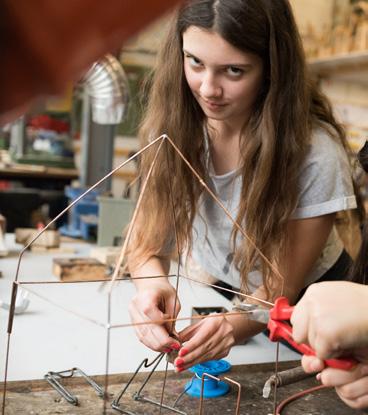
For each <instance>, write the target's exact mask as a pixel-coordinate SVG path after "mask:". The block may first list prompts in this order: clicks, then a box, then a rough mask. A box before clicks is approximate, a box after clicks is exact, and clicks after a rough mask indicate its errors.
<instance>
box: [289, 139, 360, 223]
mask: <svg viewBox="0 0 368 415" xmlns="http://www.w3.org/2000/svg"><path fill="white" fill-rule="evenodd" d="M356 206H357V203H356V198H355V194H354V189H353V182H352V174H351V167H350V164H349V160H348V156H347V154H346V151H345V150H344V148H343V147H342V145H341V144H339V143H338V142H336V141H335V140H334V139H333V138H331V137H330V136H329V135H328V134H327V133H324V132H318V133H316V134H314V136H313V139H312V142H311V145H310V148H309V150H308V155H307V157H306V159H305V161H304V163H303V166H302V169H301V172H300V176H299V200H298V205H297V208H296V210H295V212H294V214H293V218H294V219H302V218H312V217H316V216H321V215H326V214H329V213H334V212H338V211H341V210H349V209H354V208H356Z"/></svg>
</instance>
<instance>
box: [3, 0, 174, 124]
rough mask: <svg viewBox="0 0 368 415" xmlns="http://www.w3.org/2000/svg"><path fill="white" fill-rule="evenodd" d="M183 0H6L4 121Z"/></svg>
mask: <svg viewBox="0 0 368 415" xmlns="http://www.w3.org/2000/svg"><path fill="white" fill-rule="evenodd" d="M176 3H178V0H105V1H100V0H72V1H60V0H32V1H29V0H16V1H14V0H3V1H2V2H1V5H0V16H1V17H0V19H1V22H0V33H1V36H0V37H1V39H0V42H1V44H0V47H1V64H0V91H1V94H0V124H2V123H4V122H6V121H7V120H10V119H11V118H14V116H15V115H17V114H20V113H21V112H22V110H24V109H25V107H26V106H27V103H29V102H30V101H31V100H32V99H33V98H35V97H39V96H42V95H50V94H51V95H56V94H58V93H60V92H62V91H63V89H64V88H65V85H66V83H67V82H68V81H74V80H77V79H78V78H79V76H80V75H81V73H82V72H83V71H84V70H85V69H86V68H88V66H89V65H90V64H91V63H92V62H94V61H95V60H97V59H98V58H100V57H101V56H102V55H103V54H104V53H106V52H108V51H114V50H116V49H118V48H119V47H121V45H122V44H123V42H124V41H125V40H127V39H128V38H129V37H130V36H131V35H133V34H134V33H136V32H137V31H139V30H140V29H142V28H143V27H144V26H146V25H147V24H148V23H149V22H150V21H152V20H154V19H155V18H157V17H158V16H159V15H161V14H162V13H163V12H165V11H167V10H168V9H170V8H172V7H173V6H175V4H176Z"/></svg>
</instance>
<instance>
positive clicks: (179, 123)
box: [130, 0, 345, 289]
mask: <svg viewBox="0 0 368 415" xmlns="http://www.w3.org/2000/svg"><path fill="white" fill-rule="evenodd" d="M190 26H197V27H200V28H203V29H205V30H211V31H216V32H217V33H219V34H220V35H221V36H222V37H223V38H224V39H225V40H226V41H227V42H229V43H230V44H231V45H232V46H234V47H236V48H237V49H239V50H242V51H245V52H248V53H249V52H251V53H254V54H256V55H257V56H259V57H261V59H262V61H263V68H264V83H263V87H262V89H261V92H260V94H259V97H258V99H257V102H256V104H255V108H254V111H253V114H252V116H251V118H250V120H249V122H248V123H247V125H246V126H245V127H244V131H243V132H242V136H241V141H240V147H241V157H242V167H241V175H242V179H243V184H242V191H241V202H240V206H239V211H238V215H237V218H236V220H237V222H238V223H239V224H241V225H244V224H245V223H246V232H247V234H248V235H249V236H250V237H251V238H252V239H253V241H254V242H255V245H256V246H257V247H258V248H259V249H260V250H261V251H262V252H263V253H264V254H265V255H266V257H267V258H268V259H269V260H270V261H271V262H272V263H273V264H274V265H276V266H277V265H278V257H279V253H280V249H282V248H283V246H285V239H286V225H287V223H288V221H289V220H290V217H291V215H292V213H293V211H294V210H295V208H296V206H297V199H298V190H297V187H298V173H299V171H300V167H301V164H302V162H303V160H304V158H305V155H306V151H307V146H308V144H309V143H310V139H311V133H312V129H315V128H318V127H319V128H323V129H325V130H326V131H327V132H328V134H329V135H331V136H333V137H334V138H335V139H336V140H338V141H340V142H341V143H342V145H345V136H344V131H343V129H342V128H341V127H340V125H339V124H338V123H337V122H336V120H335V118H334V116H333V114H332V110H331V107H330V105H329V104H328V102H327V100H326V98H325V97H324V96H323V95H322V94H321V93H320V92H319V91H318V89H317V87H316V86H315V85H314V84H313V83H312V82H311V80H310V79H309V76H308V74H307V70H306V64H305V57H304V52H303V47H302V43H301V39H300V36H299V33H298V30H297V27H296V23H295V21H294V17H293V14H292V11H291V7H290V4H289V2H288V1H287V0H194V1H189V2H187V3H185V4H184V5H183V6H182V7H181V8H180V9H179V10H178V11H177V13H176V16H175V18H174V20H173V22H172V24H171V27H170V30H169V32H168V35H167V37H166V41H165V43H164V44H163V46H162V50H161V53H160V56H159V59H158V63H157V66H156V68H155V71H154V75H153V77H152V80H151V84H150V94H149V98H148V103H147V108H146V116H145V118H144V120H143V123H142V127H141V130H140V137H141V138H142V140H143V143H147V142H148V141H149V140H150V139H152V138H156V137H158V136H159V135H161V134H163V133H166V134H167V135H168V136H169V137H170V138H171V139H172V140H173V141H174V142H175V144H176V145H177V146H178V148H179V149H180V150H181V151H182V152H183V154H184V156H185V157H186V158H187V159H188V160H189V161H190V163H191V164H192V166H193V167H194V168H195V169H196V170H197V171H198V173H199V174H200V175H201V176H202V177H203V178H204V179H206V174H207V172H206V165H205V160H204V157H203V155H204V151H205V150H204V137H203V127H204V124H205V117H204V114H203V111H202V110H201V108H200V107H199V105H198V103H197V102H196V100H195V98H194V97H193V95H192V93H191V91H190V89H189V87H188V85H187V82H186V79H185V75H184V70H183V52H182V35H183V33H184V32H185V30H186V29H187V28H188V27H190ZM167 154H168V156H169V160H170V163H169V165H168V164H167V162H166V155H167ZM153 157H154V151H148V152H146V153H145V155H144V157H143V160H142V171H141V173H142V175H143V176H145V175H146V174H147V171H148V168H149V165H150V164H151V162H152V160H153ZM168 183H172V191H173V194H174V211H175V221H176V224H177V230H178V232H177V234H178V240H179V245H180V249H182V248H183V247H184V246H186V247H188V246H189V247H190V246H191V232H192V223H193V219H194V216H195V214H196V211H197V203H198V199H199V197H200V195H201V193H202V187H201V185H200V183H199V182H198V181H197V180H195V179H194V177H193V175H192V173H191V172H190V171H189V170H188V168H187V167H186V166H185V165H184V164H183V162H182V161H181V159H180V158H179V157H178V156H177V154H176V153H175V152H174V151H173V150H172V149H171V148H170V146H168V149H167V153H166V151H163V152H161V154H160V155H159V156H158V161H157V164H156V168H155V169H154V175H153V177H152V179H151V181H150V185H149V190H148V192H149V193H148V194H147V196H146V197H145V199H144V201H143V206H142V214H141V215H140V219H139V223H138V224H137V225H138V226H137V227H136V230H135V233H134V238H133V241H134V242H133V243H132V244H131V251H130V255H131V256H130V261H131V264H134V263H135V262H136V263H137V262H139V261H140V260H142V258H145V259H147V258H148V257H149V256H151V255H157V256H160V255H168V254H169V251H170V246H172V244H171V243H170V242H171V241H172V238H173V218H172V217H171V216H170V214H169V211H170V206H171V203H172V202H171V201H170V197H169V191H168ZM238 233H239V232H238V231H237V230H236V229H235V228H234V229H233V235H232V236H233V244H234V251H235V264H236V266H237V268H238V269H239V271H240V275H241V279H242V283H243V287H244V288H246V287H247V275H248V272H249V271H250V270H251V269H252V268H254V267H255V265H256V264H257V265H258V266H259V268H260V269H261V271H262V274H263V278H264V281H263V282H264V285H265V287H266V289H267V288H269V287H270V286H271V281H272V280H273V279H274V275H273V273H272V271H271V269H270V267H269V266H268V265H267V264H266V263H265V261H263V260H262V259H261V258H259V255H258V253H257V250H256V249H255V248H254V247H252V246H251V244H248V243H246V242H243V243H242V244H241V246H238V247H237V248H236V250H235V240H236V237H237V234H238ZM133 266H134V265H133Z"/></svg>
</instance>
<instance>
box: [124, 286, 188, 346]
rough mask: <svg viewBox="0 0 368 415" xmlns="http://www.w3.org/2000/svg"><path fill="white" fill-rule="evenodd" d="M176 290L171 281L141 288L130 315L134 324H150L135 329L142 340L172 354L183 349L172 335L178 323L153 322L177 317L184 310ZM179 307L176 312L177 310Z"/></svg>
mask: <svg viewBox="0 0 368 415" xmlns="http://www.w3.org/2000/svg"><path fill="white" fill-rule="evenodd" d="M175 298H176V291H175V289H174V288H173V287H172V286H171V284H170V283H169V282H160V283H157V282H156V283H154V284H151V285H149V286H148V287H141V288H140V289H139V291H138V293H137V294H136V295H135V296H134V297H133V299H132V301H131V303H130V305H129V313H130V317H131V319H132V322H133V323H141V322H147V323H148V324H143V325H137V326H135V331H136V333H137V336H138V338H139V340H140V341H141V342H142V343H143V344H144V345H146V346H147V347H149V348H150V349H152V350H155V351H158V352H166V353H168V352H170V351H171V350H173V349H175V350H178V349H179V348H180V344H179V342H178V341H177V340H176V339H175V338H174V337H171V336H170V333H172V332H174V328H175V324H174V323H172V322H166V323H159V322H157V323H151V324H149V322H154V321H158V320H163V319H170V318H176V316H177V315H178V313H179V311H180V302H179V299H178V298H176V303H175ZM174 307H175V310H174Z"/></svg>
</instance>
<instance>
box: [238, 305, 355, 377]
mask: <svg viewBox="0 0 368 415" xmlns="http://www.w3.org/2000/svg"><path fill="white" fill-rule="evenodd" d="M234 309H236V310H241V311H244V312H246V313H247V315H249V318H250V319H251V320H255V321H258V322H260V323H265V324H267V328H268V330H269V332H270V334H269V338H270V340H271V341H273V342H276V341H280V340H286V341H287V342H288V343H289V344H290V345H291V346H293V347H294V349H296V350H298V351H299V352H300V353H302V354H304V355H307V356H315V355H316V352H315V351H314V350H313V349H312V348H311V347H310V346H308V345H307V344H304V343H297V342H296V341H295V340H294V339H293V335H292V327H291V325H290V324H288V323H287V321H289V320H290V317H291V315H292V313H293V310H294V307H293V306H291V305H290V304H289V300H288V299H287V298H286V297H279V298H277V299H276V301H275V304H274V306H273V308H271V309H269V310H268V309H265V308H262V307H261V306H259V305H256V304H247V303H241V304H239V305H237V306H235V307H234ZM357 363H358V362H357V361H356V360H355V359H353V358H348V357H347V358H338V359H326V360H324V364H325V365H326V366H329V367H333V368H335V369H342V370H350V369H352V368H353V367H354V366H356V365H357Z"/></svg>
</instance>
